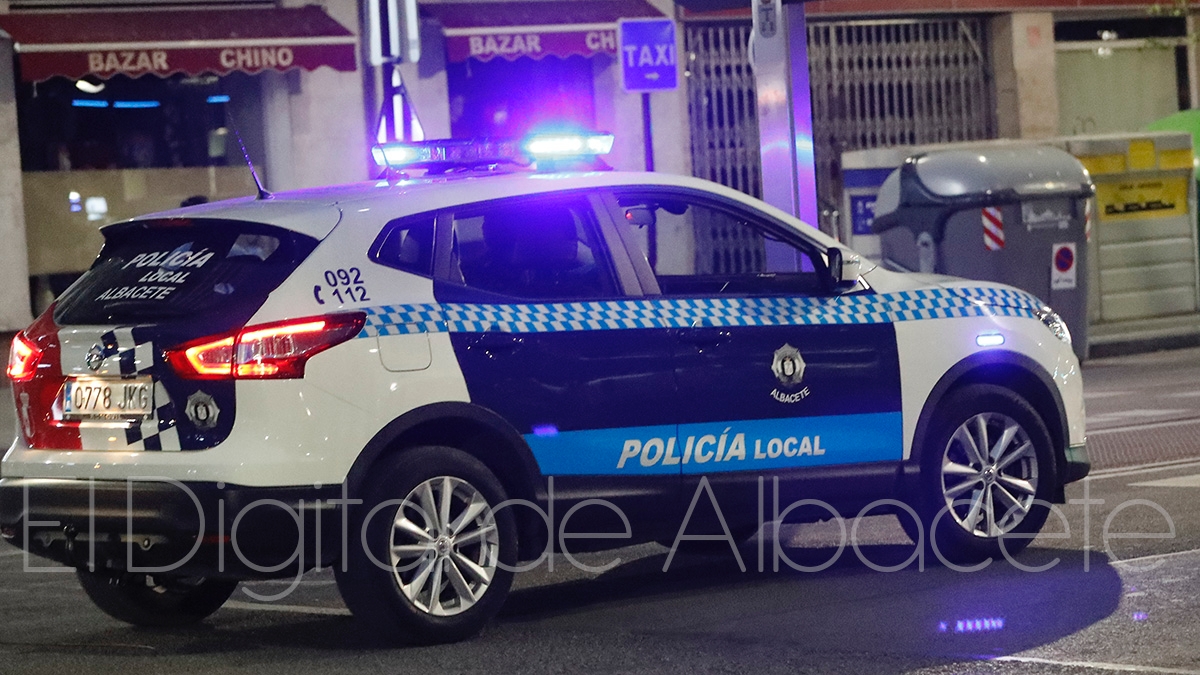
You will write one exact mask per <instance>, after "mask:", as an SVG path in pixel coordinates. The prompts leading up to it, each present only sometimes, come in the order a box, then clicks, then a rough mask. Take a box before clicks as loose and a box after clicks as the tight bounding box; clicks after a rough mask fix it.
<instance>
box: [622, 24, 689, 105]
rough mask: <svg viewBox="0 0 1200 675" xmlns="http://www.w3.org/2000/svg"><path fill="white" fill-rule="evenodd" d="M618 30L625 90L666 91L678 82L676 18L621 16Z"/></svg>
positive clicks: (673, 87)
mask: <svg viewBox="0 0 1200 675" xmlns="http://www.w3.org/2000/svg"><path fill="white" fill-rule="evenodd" d="M619 28H620V29H619V30H618V31H617V34H618V36H619V40H618V45H617V47H618V51H619V53H620V57H621V82H622V84H623V86H624V88H625V91H629V92H635V91H667V90H671V89H675V88H677V87H678V86H679V59H678V56H677V53H678V52H677V50H676V49H675V22H674V21H672V20H671V19H621V21H620V24H619Z"/></svg>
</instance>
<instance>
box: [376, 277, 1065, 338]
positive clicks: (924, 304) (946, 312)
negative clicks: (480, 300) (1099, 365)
mask: <svg viewBox="0 0 1200 675" xmlns="http://www.w3.org/2000/svg"><path fill="white" fill-rule="evenodd" d="M1041 307H1042V302H1041V301H1040V300H1038V299H1037V298H1036V297H1034V296H1032V295H1030V294H1028V293H1024V292H1021V291H1015V290H1012V289H1004V288H947V289H941V288H939V289H926V290H919V291H903V292H899V293H886V294H881V295H873V294H860V295H847V296H838V297H830V298H701V299H665V298H652V299H642V300H613V301H605V302H566V303H548V304H527V305H483V304H467V303H445V304H439V303H427V304H413V305H385V306H380V307H371V308H368V309H367V310H366V312H367V321H366V324H365V325H364V326H363V329H362V331H361V332H360V333H359V334H358V337H360V338H366V337H375V336H379V335H405V334H411V333H481V332H484V331H489V330H491V331H505V332H512V333H558V332H566V331H584V330H630V329H638V328H691V327H696V326H808V325H837V324H876V323H897V322H900V321H921V320H926V319H954V318H963V317H972V316H1017V317H1029V318H1033V317H1035V316H1036V315H1037V311H1038V310H1039V309H1040V308H1041Z"/></svg>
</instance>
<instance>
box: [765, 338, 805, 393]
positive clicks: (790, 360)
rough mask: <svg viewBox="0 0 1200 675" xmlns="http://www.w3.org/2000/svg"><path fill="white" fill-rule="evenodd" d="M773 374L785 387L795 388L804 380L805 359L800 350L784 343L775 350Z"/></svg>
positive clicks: (772, 362) (772, 364)
mask: <svg viewBox="0 0 1200 675" xmlns="http://www.w3.org/2000/svg"><path fill="white" fill-rule="evenodd" d="M771 372H773V373H775V377H777V378H779V381H780V382H781V383H782V384H783V386H785V387H794V386H796V385H798V384H800V381H801V380H803V379H804V357H802V356H800V350H799V349H796V348H795V347H793V346H791V345H789V344H787V343H784V345H783V346H782V347H780V348H779V349H776V350H775V358H774V359H773V360H772V361H771Z"/></svg>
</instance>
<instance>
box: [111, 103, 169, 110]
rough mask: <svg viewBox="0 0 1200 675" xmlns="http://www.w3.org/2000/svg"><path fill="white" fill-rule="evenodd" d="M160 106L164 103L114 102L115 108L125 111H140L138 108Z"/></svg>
mask: <svg viewBox="0 0 1200 675" xmlns="http://www.w3.org/2000/svg"><path fill="white" fill-rule="evenodd" d="M160 105H162V103H159V102H158V101H114V102H113V107H114V108H121V109H124V110H133V109H138V108H157V107H159V106H160Z"/></svg>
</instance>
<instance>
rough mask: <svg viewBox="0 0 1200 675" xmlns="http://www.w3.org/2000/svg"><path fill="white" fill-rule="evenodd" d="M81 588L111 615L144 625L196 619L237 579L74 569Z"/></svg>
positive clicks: (225, 596) (226, 595)
mask: <svg viewBox="0 0 1200 675" xmlns="http://www.w3.org/2000/svg"><path fill="white" fill-rule="evenodd" d="M76 575H77V576H78V577H79V583H80V585H81V586H83V590H84V592H86V593H87V596H88V597H89V598H91V600H92V602H93V603H95V604H96V606H97V607H99V608H100V609H101V610H103V612H104V613H105V614H107V615H109V616H111V617H112V618H114V619H117V620H119V621H124V622H125V623H129V624H133V625H135V626H144V627H147V628H175V627H179V626H186V625H189V624H193V623H198V622H200V621H202V620H204V619H205V618H206V617H208V616H209V615H211V614H212V613H213V612H215V611H217V610H218V609H220V608H221V605H224V604H225V601H226V600H228V599H229V596H231V595H233V591H234V589H236V588H237V584H238V582H237V581H232V580H228V579H205V578H203V577H178V576H169V575H149V574H130V573H115V574H114V573H109V572H89V571H88V570H86V569H83V568H80V569H78V570H76Z"/></svg>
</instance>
